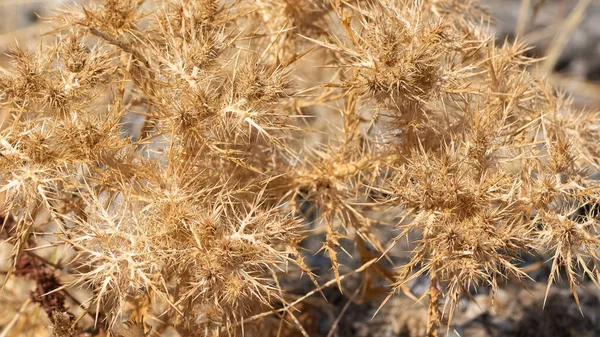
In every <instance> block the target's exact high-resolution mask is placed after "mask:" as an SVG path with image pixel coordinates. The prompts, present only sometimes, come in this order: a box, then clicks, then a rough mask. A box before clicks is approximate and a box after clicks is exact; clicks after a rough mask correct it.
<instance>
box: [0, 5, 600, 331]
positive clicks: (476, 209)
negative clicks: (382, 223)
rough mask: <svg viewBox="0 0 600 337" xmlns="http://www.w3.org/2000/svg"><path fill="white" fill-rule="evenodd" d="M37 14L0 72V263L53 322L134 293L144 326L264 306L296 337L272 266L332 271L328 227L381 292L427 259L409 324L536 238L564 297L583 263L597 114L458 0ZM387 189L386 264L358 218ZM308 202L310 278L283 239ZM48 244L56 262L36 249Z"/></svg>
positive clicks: (297, 233) (496, 276)
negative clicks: (402, 247)
mask: <svg viewBox="0 0 600 337" xmlns="http://www.w3.org/2000/svg"><path fill="white" fill-rule="evenodd" d="M53 21H54V23H55V26H56V29H55V30H54V31H53V32H51V33H50V34H49V36H50V37H47V38H46V39H54V42H50V43H44V44H41V45H40V47H39V49H38V50H25V49H23V48H21V47H19V46H16V47H14V48H13V49H12V50H11V52H10V57H11V58H12V64H11V65H10V66H9V67H8V68H6V69H1V72H0V99H1V103H2V109H3V113H4V116H5V118H4V120H3V127H2V131H0V146H1V149H0V182H1V184H2V187H1V189H0V191H1V192H2V198H1V205H0V206H1V212H2V219H3V221H4V224H3V225H4V226H3V228H4V231H5V233H6V237H7V239H6V241H7V242H8V243H9V244H11V247H12V251H11V256H10V259H11V261H12V262H11V267H10V269H9V270H8V275H7V277H6V279H5V280H8V279H9V278H10V277H24V276H28V277H29V278H32V279H35V280H36V282H37V283H38V284H39V285H40V287H39V289H38V290H36V292H46V293H50V294H54V296H53V297H48V298H46V299H45V300H41V299H40V298H41V295H42V294H38V293H36V294H33V295H32V296H34V297H35V299H36V302H37V303H40V305H42V306H43V307H44V309H45V310H46V312H47V314H48V316H49V318H50V321H51V322H52V323H53V324H54V326H55V327H54V334H55V335H56V336H60V337H65V336H75V335H77V334H80V333H82V330H81V329H82V328H81V327H79V325H78V324H79V323H80V321H81V319H82V317H83V316H85V315H90V316H92V317H93V318H94V319H95V321H96V326H100V327H101V328H102V329H106V331H112V330H113V327H115V326H116V324H117V323H118V322H121V321H122V320H123V319H130V322H134V323H130V324H129V325H128V326H127V327H126V329H125V331H124V332H121V334H122V335H123V336H142V335H146V334H148V333H150V332H145V330H147V329H145V328H144V323H143V321H141V320H139V319H140V318H141V316H142V315H143V316H145V317H146V319H147V320H148V319H150V318H154V319H156V321H157V322H161V327H163V328H159V329H158V330H157V331H155V333H160V331H162V330H164V327H167V326H171V327H174V328H175V329H177V331H179V333H180V334H181V335H183V336H217V335H223V334H224V335H227V334H236V333H238V332H240V333H241V332H242V331H243V329H244V326H246V328H245V329H246V332H245V333H246V334H251V333H253V332H254V331H256V334H257V335H260V336H265V335H269V334H273V335H275V334H278V335H279V334H281V333H282V331H283V332H285V331H288V330H286V329H287V328H285V329H282V325H281V324H280V325H279V326H278V325H277V324H275V325H274V326H273V325H270V324H267V323H265V322H266V319H267V318H272V317H273V316H269V315H270V314H274V313H275V314H276V315H275V316H277V317H279V319H281V320H282V321H289V322H291V323H292V324H293V325H295V327H296V328H295V329H296V330H297V331H299V332H300V333H302V334H304V335H307V334H308V333H307V332H306V330H305V329H303V328H302V322H300V321H299V320H298V319H297V318H296V316H295V314H294V310H296V309H297V308H299V307H301V304H302V299H301V300H297V301H293V302H292V301H291V300H290V298H289V297H287V296H286V294H285V289H284V287H283V286H282V285H281V282H280V281H279V278H281V277H285V276H286V274H285V272H286V271H288V272H289V271H290V270H292V269H296V270H300V271H302V272H304V273H307V274H308V276H309V277H310V279H311V280H312V282H314V284H315V286H316V287H317V289H318V290H320V289H322V288H323V287H324V286H329V285H331V284H336V283H337V285H338V286H339V288H340V290H342V281H343V279H344V276H343V275H341V274H340V272H339V270H340V263H339V262H338V261H339V260H338V252H339V251H340V250H341V249H343V248H342V247H341V244H340V242H341V240H348V239H349V240H354V242H355V244H356V245H357V246H358V247H359V252H360V255H361V256H360V261H361V263H362V264H363V266H362V267H361V268H359V270H358V271H360V272H362V273H363V274H364V275H366V276H368V274H375V275H378V276H381V277H383V278H385V279H387V280H388V281H390V282H391V284H392V285H393V288H394V290H403V291H404V292H407V291H406V285H407V283H409V282H411V280H413V279H415V278H416V277H418V276H420V275H426V276H428V278H429V280H430V283H429V284H430V286H429V290H428V291H427V292H426V295H427V296H428V298H429V302H428V303H429V304H428V305H429V310H428V323H427V335H428V336H437V334H438V329H439V328H441V327H442V326H443V325H448V326H449V325H450V324H451V323H452V313H453V312H454V309H455V307H456V304H457V302H458V300H459V299H460V297H461V296H462V295H464V294H467V295H468V294H469V292H470V291H471V290H472V289H473V288H474V287H478V286H486V287H489V288H490V289H491V291H492V292H494V291H495V290H497V289H498V287H499V286H500V285H499V283H501V282H503V281H505V280H508V279H510V278H513V279H514V278H516V279H521V278H524V277H527V274H526V273H525V272H524V270H523V269H522V264H521V263H520V261H521V257H522V255H523V254H530V253H535V252H538V251H539V252H546V253H548V254H550V256H551V260H550V263H551V276H550V278H549V282H548V287H550V285H551V284H552V283H554V282H555V280H556V279H557V278H558V277H560V276H561V275H564V276H565V277H566V280H567V281H568V283H569V284H570V286H571V289H572V293H573V296H575V298H576V299H577V293H576V291H575V290H576V287H577V285H578V282H579V281H578V279H580V278H581V277H584V276H585V277H587V278H589V279H590V280H591V281H593V282H594V283H596V284H597V283H598V281H599V280H598V274H597V273H598V269H597V265H596V264H597V262H598V256H597V249H598V248H599V247H598V246H599V245H600V240H599V239H598V233H597V226H598V221H597V219H596V218H595V217H594V214H593V213H594V209H595V208H594V205H596V203H597V202H598V199H599V198H600V185H599V183H598V181H597V180H594V179H592V176H593V175H594V174H595V173H596V172H597V169H598V165H599V164H600V161H599V157H598V153H599V151H600V148H598V145H597V144H598V142H597V140H598V136H600V133H599V131H598V130H599V127H600V118H599V115H598V114H594V113H590V112H585V113H584V112H576V111H573V110H572V108H571V107H570V103H569V101H568V100H567V99H565V98H564V97H561V96H558V97H556V96H555V95H553V93H552V90H551V88H550V87H549V86H548V85H547V84H545V83H544V81H543V80H542V79H541V78H540V76H538V75H536V74H535V73H533V72H530V70H528V69H531V67H530V66H535V60H532V59H529V58H527V57H526V56H525V52H526V50H527V46H525V45H524V44H522V43H521V42H519V41H517V42H514V43H504V44H503V45H501V46H498V45H496V43H495V42H494V39H493V36H491V34H490V33H489V31H488V29H486V22H489V18H488V17H487V15H486V13H485V11H484V10H482V9H481V8H480V7H479V6H478V5H477V3H476V2H472V1H459V0H441V1H431V0H414V1H413V0H373V1H358V0H357V1H347V2H343V1H339V0H331V1H324V0H323V1H320V0H300V1H290V0H261V1H226V2H222V1H218V0H195V1H192V0H164V1H158V0H157V1H147V2H144V1H138V0H105V1H103V2H101V3H99V4H98V3H92V4H90V5H88V6H84V7H73V8H70V9H65V10H64V11H63V12H60V13H59V15H57V16H56V17H55V18H54V19H53ZM307 55H311V56H312V57H318V58H319V59H321V60H322V63H321V66H322V67H317V68H315V67H313V66H307V65H310V63H309V62H308V61H306V59H307V57H308V56H307ZM315 55H316V56H315ZM311 113H312V114H313V116H312V117H311V116H308V115H309V114H311ZM319 121H325V122H321V124H319V123H318V122H319ZM319 128H320V131H325V132H324V133H325V135H323V133H322V132H319ZM305 201H309V202H310V204H311V205H313V208H314V209H313V210H312V213H311V212H307V211H306V210H305V209H304V202H305ZM390 209H393V210H395V212H397V214H396V220H395V222H390V223H387V225H389V226H394V224H397V226H398V227H399V228H400V230H401V231H400V235H398V237H396V238H394V239H393V240H391V242H392V245H393V244H394V243H396V242H398V241H399V240H400V239H402V238H404V237H414V235H413V234H416V235H417V236H418V237H419V239H418V240H417V241H416V242H414V245H413V247H414V250H413V251H412V253H411V255H410V260H409V261H408V263H406V264H404V265H401V266H400V267H398V269H396V270H389V269H386V268H385V267H384V265H383V264H381V263H380V262H379V260H378V259H380V258H384V257H385V255H386V252H387V251H388V250H389V249H390V248H391V247H390V246H389V245H387V244H386V242H388V243H389V240H388V241H386V242H381V241H380V239H381V238H378V237H377V236H376V235H375V233H374V231H373V223H374V221H375V220H377V217H378V214H381V213H383V212H389V210H390ZM582 210H587V211H582ZM311 214H316V221H317V222H318V223H322V224H323V226H324V228H325V233H326V235H325V241H324V242H323V250H324V251H325V252H326V254H327V255H328V257H329V258H330V260H331V265H332V267H333V272H334V279H333V280H331V281H320V280H318V279H317V277H316V276H315V275H313V274H312V273H311V270H310V269H309V267H308V264H307V263H306V262H304V260H303V256H304V255H303V254H302V252H301V248H300V242H301V241H302V240H303V237H304V236H306V235H310V232H307V231H306V230H305V228H306V227H305V226H306V223H308V222H311V221H312V220H315V219H311V217H313V215H311ZM48 238H52V239H48ZM44 241H46V243H43V242H44ZM56 246H65V247H68V248H69V249H70V250H71V251H72V252H73V254H72V255H70V260H69V261H68V263H66V264H64V265H54V264H52V263H50V262H49V261H46V260H44V259H43V258H42V257H41V256H38V255H36V251H37V250H38V249H39V248H44V247H56ZM374 252H376V253H374ZM578 273H583V274H582V275H579V276H580V277H578ZM292 274H293V273H291V274H290V275H292ZM57 275H61V277H60V282H59V278H57ZM288 277H291V276H288ZM363 280H364V281H365V282H367V283H368V280H369V277H364V278H363ZM5 282H6V281H5ZM319 282H325V283H324V284H323V285H319ZM363 286H364V287H365V289H367V288H368V287H369V285H368V284H363ZM76 287H85V288H87V289H89V290H90V293H91V294H92V296H91V297H90V299H89V301H87V302H85V303H80V305H81V307H82V308H84V312H83V313H82V314H81V315H80V316H79V317H75V316H74V315H72V314H71V313H69V312H68V308H66V307H65V305H64V301H65V296H67V294H68V291H69V289H74V288H76ZM318 290H315V291H313V292H312V293H318ZM56 294H60V296H59V295H56ZM409 295H410V294H409ZM390 296H391V295H390ZM382 305H384V304H382ZM261 313H262V314H261ZM279 313H281V314H279ZM261 322H263V323H262V324H261ZM253 324H254V325H256V326H257V327H255V330H251V329H250V328H249V326H251V325H253ZM290 331H291V330H290Z"/></svg>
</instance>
